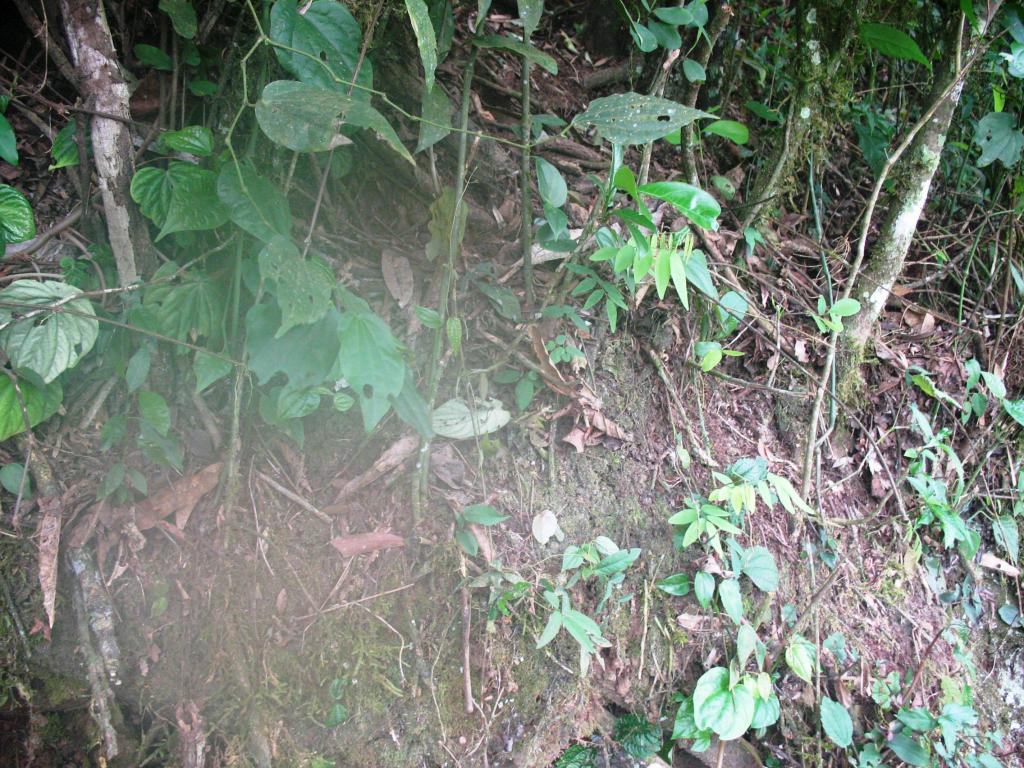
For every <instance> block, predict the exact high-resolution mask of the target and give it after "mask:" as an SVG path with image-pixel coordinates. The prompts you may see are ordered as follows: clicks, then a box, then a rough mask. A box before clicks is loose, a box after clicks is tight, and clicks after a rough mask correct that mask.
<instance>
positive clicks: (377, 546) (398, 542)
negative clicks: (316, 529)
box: [331, 532, 405, 557]
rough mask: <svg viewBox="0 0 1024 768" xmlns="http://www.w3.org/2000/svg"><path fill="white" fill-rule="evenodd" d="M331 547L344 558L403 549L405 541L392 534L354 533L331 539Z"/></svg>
mask: <svg viewBox="0 0 1024 768" xmlns="http://www.w3.org/2000/svg"><path fill="white" fill-rule="evenodd" d="M331 546H332V547H334V548H335V549H336V550H338V552H340V553H341V554H342V555H344V556H345V557H355V556H356V555H363V554H366V553H367V552H377V551H379V550H382V549H394V548H396V547H404V546H405V539H403V538H402V537H401V536H396V535H395V534H393V533H378V532H374V533H355V534H352V535H351V536H338V537H336V538H333V539H331Z"/></svg>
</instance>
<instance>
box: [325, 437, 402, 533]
mask: <svg viewBox="0 0 1024 768" xmlns="http://www.w3.org/2000/svg"><path fill="white" fill-rule="evenodd" d="M419 445H420V439H419V437H418V436H417V435H405V436H404V437H400V438H399V439H398V440H396V441H395V442H394V443H392V444H391V446H390V447H389V448H388V449H387V450H386V451H384V453H382V454H381V455H380V457H379V458H378V459H377V460H376V461H375V462H373V466H372V467H370V468H369V469H368V470H366V471H365V472H364V473H363V474H361V475H359V477H355V478H352V479H351V480H347V481H344V480H343V479H342V478H338V479H337V480H334V481H333V483H332V485H334V486H335V487H336V488H339V489H340V490H339V491H338V496H337V498H336V499H335V500H334V504H332V505H331V506H330V507H325V508H324V510H323V511H324V512H326V513H327V514H329V515H330V514H334V513H336V512H339V511H342V509H343V508H342V507H338V502H340V501H341V500H342V499H344V498H346V497H348V496H351V495H352V494H354V493H357V492H358V491H361V490H362V489H363V488H365V487H366V486H368V485H369V484H370V483H372V482H374V481H375V480H377V479H378V478H380V477H383V476H384V475H386V474H387V473H388V472H390V471H391V470H392V469H395V468H396V467H400V466H401V465H402V464H403V463H404V462H405V460H406V459H408V458H409V457H410V456H412V455H413V454H415V453H416V450H417V449H418V448H419Z"/></svg>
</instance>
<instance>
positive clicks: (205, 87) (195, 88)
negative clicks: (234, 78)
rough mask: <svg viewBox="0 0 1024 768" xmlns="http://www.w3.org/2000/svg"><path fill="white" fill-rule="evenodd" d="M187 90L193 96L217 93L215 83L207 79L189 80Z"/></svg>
mask: <svg viewBox="0 0 1024 768" xmlns="http://www.w3.org/2000/svg"><path fill="white" fill-rule="evenodd" d="M188 90H189V92H190V93H191V94H192V95H193V96H199V97H200V98H202V97H203V96H213V95H214V94H215V93H217V84H216V83H213V82H210V81H209V80H189V81H188Z"/></svg>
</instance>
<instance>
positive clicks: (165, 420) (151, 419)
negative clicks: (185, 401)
mask: <svg viewBox="0 0 1024 768" xmlns="http://www.w3.org/2000/svg"><path fill="white" fill-rule="evenodd" d="M139 416H140V417H142V420H143V421H144V422H146V423H147V424H149V426H151V427H152V428H153V429H154V430H155V431H156V432H157V433H158V434H159V435H161V436H162V437H167V433H168V432H170V430H171V409H170V408H168V407H167V401H166V400H164V398H163V395H161V394H159V393H158V392H152V391H150V390H148V389H144V390H142V391H140V392H139Z"/></svg>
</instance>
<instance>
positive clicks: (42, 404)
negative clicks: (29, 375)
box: [0, 376, 64, 442]
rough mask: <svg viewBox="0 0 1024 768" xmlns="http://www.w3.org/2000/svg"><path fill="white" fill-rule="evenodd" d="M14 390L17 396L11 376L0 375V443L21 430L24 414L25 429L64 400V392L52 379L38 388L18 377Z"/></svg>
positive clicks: (46, 417) (55, 408) (41, 420)
mask: <svg viewBox="0 0 1024 768" xmlns="http://www.w3.org/2000/svg"><path fill="white" fill-rule="evenodd" d="M18 389H20V390H21V398H19V397H18V392H17V390H16V389H15V388H14V382H13V381H12V380H11V378H10V377H9V376H0V442H3V441H4V440H6V439H7V438H9V437H13V436H14V435H18V434H21V433H22V432H24V431H25V416H26V414H27V415H28V426H29V428H32V427H35V426H36V425H37V424H42V423H43V422H44V421H46V420H47V419H48V418H50V417H51V416H53V414H55V413H56V412H57V409H58V408H59V407H60V404H61V401H62V400H63V399H64V392H63V390H62V389H61V386H60V383H59V382H56V381H54V382H51V383H50V384H47V385H46V386H44V387H42V388H39V387H36V386H35V385H34V384H30V383H29V382H28V381H27V380H25V379H18ZM22 401H24V404H25V410H24V411H22V407H21V406H22Z"/></svg>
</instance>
